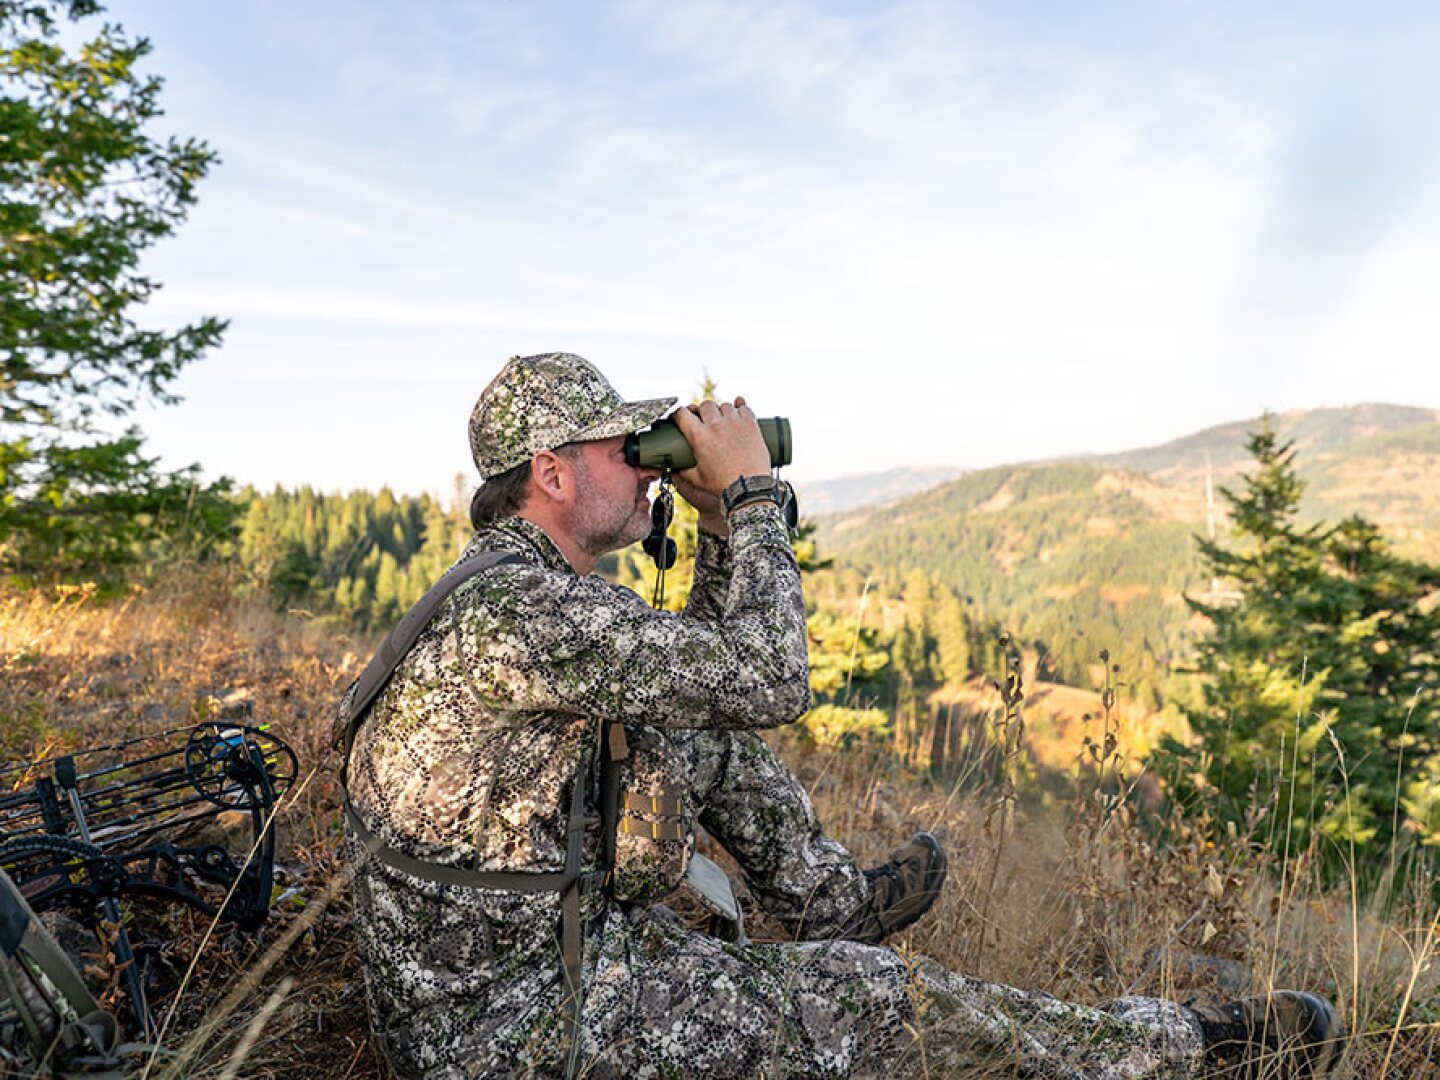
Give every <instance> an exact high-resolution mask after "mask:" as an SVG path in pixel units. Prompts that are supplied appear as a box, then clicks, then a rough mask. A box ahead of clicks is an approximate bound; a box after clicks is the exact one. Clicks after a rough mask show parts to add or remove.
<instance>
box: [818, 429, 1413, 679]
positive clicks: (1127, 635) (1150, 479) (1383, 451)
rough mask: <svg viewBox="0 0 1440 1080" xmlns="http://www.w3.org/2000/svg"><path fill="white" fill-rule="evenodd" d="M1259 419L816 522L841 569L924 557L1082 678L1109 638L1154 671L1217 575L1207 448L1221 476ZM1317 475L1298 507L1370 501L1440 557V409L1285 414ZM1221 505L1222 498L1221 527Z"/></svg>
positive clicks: (995, 476)
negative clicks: (1210, 575)
mask: <svg viewBox="0 0 1440 1080" xmlns="http://www.w3.org/2000/svg"><path fill="white" fill-rule="evenodd" d="M1254 425H1255V421H1245V422H1240V423H1235V424H1226V425H1221V426H1219V427H1215V428H1210V429H1207V430H1206V431H1202V432H1197V433H1195V434H1193V435H1189V436H1186V437H1185V438H1182V439H1176V440H1174V441H1172V442H1170V443H1166V444H1163V445H1161V446H1156V447H1147V448H1143V449H1140V450H1135V451H1128V452H1125V453H1121V454H1111V455H1106V456H1103V457H1092V458H1084V459H1072V460H1068V461H1055V462H1047V463H1041V464H1030V465H1012V466H1002V467H999V468H994V469H986V470H983V471H979V472H975V473H969V474H966V475H963V476H961V477H960V478H958V479H956V480H952V481H950V482H949V483H946V484H943V485H941V486H939V487H937V488H934V489H932V490H930V491H926V492H923V493H921V494H918V495H912V496H909V497H906V498H902V499H899V500H897V501H895V502H892V503H890V504H887V505H885V506H880V507H867V508H860V509H855V510H851V511H848V512H844V513H839V514H833V515H829V516H826V517H823V518H821V519H819V530H818V532H817V539H818V540H819V542H820V544H821V546H822V549H823V550H825V551H826V552H827V553H830V554H833V555H835V557H836V558H837V561H838V562H840V563H841V564H842V565H849V566H852V567H855V568H856V569H858V570H861V571H864V572H867V573H870V574H872V575H877V576H879V577H880V578H881V579H882V581H884V580H886V579H887V578H888V579H892V580H898V579H899V578H901V577H903V576H904V574H905V573H907V572H909V571H911V570H915V569H919V570H921V571H923V572H925V573H926V574H927V575H929V576H931V577H933V578H934V579H935V580H937V581H939V582H941V583H943V584H945V585H947V586H949V587H951V588H953V589H954V590H956V591H957V592H958V593H960V594H961V595H962V596H965V597H968V598H970V599H971V600H972V601H973V602H974V603H975V604H976V605H977V606H978V607H979V608H980V609H981V610H982V611H983V612H984V613H985V614H987V615H989V616H993V617H996V618H999V619H1000V620H1001V621H1002V622H1003V623H1004V624H1005V625H1006V626H1008V627H1010V628H1011V629H1012V630H1013V631H1014V632H1015V633H1016V634H1018V635H1019V636H1020V637H1021V638H1022V639H1027V640H1031V641H1039V642H1042V643H1043V644H1044V646H1045V647H1046V649H1048V650H1049V653H1050V655H1051V657H1052V663H1053V665H1054V668H1055V671H1056V674H1058V675H1059V677H1060V678H1061V679H1062V680H1064V681H1067V682H1072V683H1079V682H1083V674H1084V670H1085V667H1086V665H1087V663H1089V662H1091V661H1093V658H1094V656H1095V655H1097V654H1098V652H1099V650H1100V649H1101V648H1108V649H1110V650H1111V652H1112V653H1114V654H1116V655H1119V656H1121V657H1122V658H1123V657H1124V656H1126V655H1127V654H1128V655H1129V656H1130V663H1131V665H1132V667H1131V670H1135V667H1134V665H1135V664H1137V663H1138V664H1139V665H1140V667H1142V668H1147V667H1150V666H1153V670H1154V671H1155V672H1156V673H1158V672H1159V671H1161V670H1163V669H1164V668H1166V667H1168V666H1170V665H1171V664H1173V663H1174V662H1175V661H1176V660H1177V659H1178V658H1179V657H1180V656H1182V655H1183V652H1184V649H1185V642H1186V637H1187V634H1186V630H1187V623H1188V620H1189V615H1188V611H1187V609H1186V607H1185V605H1184V602H1183V595H1184V594H1185V593H1187V592H1188V593H1190V594H1191V595H1198V594H1200V593H1202V592H1203V591H1204V590H1206V589H1207V588H1208V587H1209V582H1208V581H1207V580H1205V579H1204V577H1203V570H1202V568H1201V566H1200V565H1199V562H1198V559H1197V553H1196V549H1195V542H1194V537H1195V535H1196V534H1204V533H1205V532H1206V530H1207V516H1208V514H1207V503H1206V477H1207V466H1206V457H1207V454H1208V456H1209V463H1210V469H1209V472H1210V475H1211V476H1212V478H1213V480H1214V481H1215V482H1216V483H1226V482H1231V481H1233V480H1234V479H1235V478H1236V476H1237V475H1238V473H1239V471H1240V470H1241V469H1242V467H1243V466H1245V464H1246V463H1247V461H1248V456H1247V454H1246V452H1245V449H1244V443H1245V439H1246V435H1247V433H1248V431H1249V430H1251V429H1252V428H1253V427H1254ZM1278 426H1279V427H1280V430H1281V431H1282V433H1284V434H1286V435H1287V437H1289V438H1292V439H1294V440H1295V443H1296V447H1297V451H1298V454H1299V457H1298V458H1297V462H1298V465H1299V468H1300V473H1301V475H1302V477H1303V478H1304V479H1305V480H1306V482H1307V484H1308V488H1307V492H1306V498H1305V501H1304V504H1303V506H1302V513H1303V514H1304V515H1305V516H1306V517H1307V518H1310V519H1324V520H1327V521H1332V522H1333V521H1338V520H1339V519H1340V518H1341V517H1343V516H1344V515H1346V514H1349V513H1355V512H1359V513H1363V514H1364V515H1365V516H1367V517H1369V518H1371V520H1373V521H1375V522H1376V523H1377V524H1379V525H1380V526H1381V527H1382V528H1383V529H1384V530H1385V531H1386V533H1387V535H1389V536H1390V537H1391V539H1392V540H1393V541H1394V542H1395V544H1396V546H1397V548H1398V549H1399V550H1401V551H1402V552H1403V553H1405V554H1408V555H1410V556H1412V557H1420V558H1426V559H1429V560H1432V561H1435V560H1437V559H1440V418H1437V414H1436V413H1435V412H1433V411H1431V410H1428V409H1414V408H1408V407H1402V406H1392V405H1361V406H1354V407H1352V408H1347V409H1319V410H1314V411H1312V412H1302V413H1290V414H1286V415H1285V416H1282V417H1279V418H1278ZM1223 511H1224V502H1223V500H1222V499H1221V498H1220V497H1219V495H1218V493H1217V494H1216V497H1215V513H1216V519H1217V532H1218V533H1219V535H1220V536H1221V537H1222V538H1223V536H1224V535H1225V530H1226V527H1227V526H1226V523H1225V520H1224V516H1223Z"/></svg>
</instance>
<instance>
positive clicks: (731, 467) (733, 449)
mask: <svg viewBox="0 0 1440 1080" xmlns="http://www.w3.org/2000/svg"><path fill="white" fill-rule="evenodd" d="M675 423H676V424H678V425H679V427H680V433H681V434H682V435H684V436H685V441H686V442H688V443H689V444H690V446H691V447H692V448H693V449H694V451H695V467H694V468H693V469H686V470H685V471H684V472H679V473H676V474H675V487H676V489H677V490H678V491H679V492H680V494H681V495H683V496H684V497H685V501H686V502H688V503H689V504H690V505H691V506H693V507H695V509H696V510H697V511H699V513H700V525H701V526H702V527H703V528H704V529H705V531H706V532H710V533H715V534H716V535H718V536H725V535H727V534H728V533H729V528H728V526H726V524H725V512H724V509H723V507H722V506H721V503H720V493H721V492H723V491H724V490H725V489H726V488H727V487H729V486H730V485H731V484H732V483H734V482H735V481H736V480H738V479H740V477H742V476H764V475H766V474H767V473H769V472H770V451H769V449H768V448H767V447H766V446H765V440H764V438H762V437H761V435H760V425H759V423H758V422H757V421H756V420H755V414H754V413H753V412H751V411H750V407H749V406H748V405H746V404H745V399H744V398H743V397H737V398H736V399H735V404H733V405H731V404H729V403H728V402H727V403H723V404H717V403H716V402H713V401H702V402H701V403H700V404H699V405H690V406H687V407H686V408H683V409H679V410H677V411H676V413H675Z"/></svg>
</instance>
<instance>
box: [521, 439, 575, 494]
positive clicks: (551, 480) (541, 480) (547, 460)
mask: <svg viewBox="0 0 1440 1080" xmlns="http://www.w3.org/2000/svg"><path fill="white" fill-rule="evenodd" d="M530 490H531V491H532V492H534V493H535V495H536V497H538V498H541V499H546V500H550V501H554V502H561V501H563V500H564V498H565V496H566V495H567V494H568V493H569V491H570V476H569V473H567V472H566V466H565V463H564V461H563V460H562V459H561V457H560V455H559V454H555V453H552V452H551V451H549V450H541V451H540V452H539V453H538V454H536V455H535V456H534V457H533V458H531V459H530Z"/></svg>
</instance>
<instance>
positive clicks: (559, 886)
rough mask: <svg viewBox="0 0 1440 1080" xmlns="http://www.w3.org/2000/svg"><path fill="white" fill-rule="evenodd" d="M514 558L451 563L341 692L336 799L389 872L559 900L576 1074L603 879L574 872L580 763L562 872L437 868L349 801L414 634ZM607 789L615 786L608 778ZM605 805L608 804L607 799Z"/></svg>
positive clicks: (581, 828) (582, 776)
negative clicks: (364, 732)
mask: <svg viewBox="0 0 1440 1080" xmlns="http://www.w3.org/2000/svg"><path fill="white" fill-rule="evenodd" d="M524 562H525V560H524V559H522V558H521V557H520V556H518V555H514V554H508V553H504V552H498V551H488V552H484V553H482V554H480V555H476V556H475V557H474V558H471V559H466V560H465V561H464V562H460V563H457V564H456V565H454V566H452V567H451V568H450V569H449V570H447V571H446V572H445V575H444V576H443V577H441V578H440V580H439V581H437V582H436V583H435V584H434V585H432V586H431V587H430V589H429V590H428V591H427V592H426V593H425V595H424V596H422V597H421V598H420V599H419V600H418V601H416V603H415V606H414V607H412V608H411V609H410V610H409V611H407V612H406V613H405V616H404V618H402V619H401V620H400V622H399V623H398V624H397V625H396V626H395V629H394V630H391V631H390V633H389V635H388V636H387V637H386V638H385V640H384V641H383V642H382V643H381V645H380V648H379V650H378V651H376V653H375V655H374V656H372V657H371V658H370V662H369V663H368V664H366V665H365V670H364V671H362V672H361V673H360V677H359V678H358V679H356V680H355V682H354V683H352V684H351V686H350V689H349V690H347V691H346V693H345V698H344V699H343V700H342V702H341V705H340V715H339V717H338V718H337V725H336V728H335V729H333V730H332V733H331V734H332V741H333V742H335V743H338V744H340V745H341V747H342V753H343V756H342V757H341V759H340V794H341V800H342V803H343V806H344V811H345V819H346V821H347V822H348V824H349V826H350V829H351V831H352V832H353V834H354V836H355V839H356V840H357V841H358V842H359V844H360V845H361V846H362V847H363V848H364V849H365V850H366V851H367V852H368V853H369V854H370V856H371V857H373V858H375V859H378V860H379V861H380V862H381V863H384V864H385V865H386V866H389V867H391V868H393V869H395V870H400V871H403V872H404V873H407V874H412V875H414V876H415V877H418V878H422V879H424V880H426V881H434V882H438V883H440V884H442V885H462V886H469V887H472V888H482V889H503V890H505V891H508V892H553V893H558V894H559V895H560V926H559V937H560V942H559V944H560V954H561V959H562V962H563V963H562V973H563V975H564V981H565V1002H564V1017H563V1022H564V1025H565V1037H566V1042H567V1044H568V1045H567V1048H566V1070H565V1071H566V1075H567V1076H574V1075H576V1070H577V1068H578V1064H579V1050H580V1038H579V1025H580V1007H581V970H582V967H583V962H584V941H583V927H582V926H581V924H580V896H581V893H582V892H584V891H586V890H588V889H590V888H594V887H596V886H598V885H600V884H601V880H602V879H603V876H604V875H603V874H601V875H596V880H594V881H592V880H590V877H589V876H588V875H585V874H582V873H580V851H581V842H582V841H583V839H584V834H585V807H584V803H585V784H586V776H587V775H588V770H587V769H586V768H585V766H584V764H583V763H582V764H581V766H580V768H579V769H578V770H577V771H576V775H575V780H574V783H573V785H572V787H571V792H570V813H569V820H568V822H567V824H566V844H565V869H564V870H563V871H560V872H559V873H548V874H547V873H520V872H504V871H492V870H466V869H464V868H462V867H458V866H442V865H440V864H437V863H431V862H426V861H425V860H423V859H417V858H415V857H414V856H411V855H407V854H405V853H404V852H403V851H399V850H397V849H396V848H394V847H391V846H390V845H389V844H387V843H385V840H384V838H383V837H382V836H380V835H379V834H377V833H375V832H373V831H372V830H370V829H369V828H367V827H366V825H365V822H364V821H362V820H361V818H360V815H359V814H358V813H356V812H355V808H354V807H353V806H352V805H351V804H350V793H349V790H348V788H349V774H350V751H351V750H352V749H353V747H354V745H355V736H356V734H357V733H358V732H359V730H360V725H361V724H362V723H363V722H364V720H365V714H366V712H367V711H368V710H369V708H370V706H371V705H372V704H373V703H374V701H375V699H376V698H377V697H378V696H379V695H380V691H381V690H383V689H384V688H385V685H386V683H388V682H389V681H390V677H391V676H392V675H394V674H395V669H396V668H398V667H399V666H400V662H401V661H402V660H404V659H405V655H406V654H407V653H408V652H409V651H410V649H411V648H413V647H414V645H415V642H416V640H417V639H418V638H419V637H420V632H421V631H422V630H424V629H425V627H426V626H428V625H429V623H430V620H431V619H433V618H434V617H435V612H436V610H437V609H438V608H439V607H440V605H441V603H443V602H444V600H445V598H446V597H448V596H449V595H450V594H451V593H452V592H454V591H455V590H456V589H457V588H459V587H460V586H461V585H462V584H464V583H465V582H467V581H469V580H470V579H471V578H472V577H474V576H475V575H476V574H480V573H483V572H484V571H486V570H489V569H491V568H493V567H496V566H501V565H504V564H505V563H522V564H523V563H524ZM611 783H612V785H613V784H614V781H613V780H612V781H611ZM606 801H607V803H609V804H613V802H614V801H615V797H614V796H613V795H611V796H610V797H609V798H608V799H607V800H606ZM609 831H610V835H611V840H610V844H611V850H612V851H613V844H614V839H613V833H614V827H613V824H612V826H611V828H610V830H609Z"/></svg>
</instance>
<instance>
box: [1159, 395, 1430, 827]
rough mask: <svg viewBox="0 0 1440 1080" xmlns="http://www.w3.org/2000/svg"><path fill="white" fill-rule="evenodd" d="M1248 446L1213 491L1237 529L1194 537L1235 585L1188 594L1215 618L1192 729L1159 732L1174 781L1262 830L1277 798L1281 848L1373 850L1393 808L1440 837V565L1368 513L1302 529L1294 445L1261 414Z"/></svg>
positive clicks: (1183, 791) (1212, 569) (1202, 653)
mask: <svg viewBox="0 0 1440 1080" xmlns="http://www.w3.org/2000/svg"><path fill="white" fill-rule="evenodd" d="M1247 449H1248V450H1249V452H1250V454H1251V455H1252V457H1253V458H1254V459H1255V465H1256V468H1255V469H1254V471H1253V472H1251V473H1249V474H1248V475H1246V476H1245V477H1244V478H1243V479H1242V481H1241V483H1240V486H1239V488H1238V489H1222V495H1223V497H1224V498H1225V500H1226V502H1227V503H1228V504H1229V507H1230V512H1231V519H1232V521H1233V523H1234V529H1235V540H1234V542H1233V543H1232V544H1230V545H1222V544H1218V543H1211V542H1209V541H1206V540H1200V541H1199V542H1198V543H1199V548H1200V552H1201V555H1202V558H1203V559H1204V561H1205V562H1206V563H1207V564H1208V567H1209V570H1208V572H1207V576H1210V575H1213V576H1214V577H1216V578H1217V579H1220V580H1223V581H1225V582H1227V583H1228V584H1229V585H1230V586H1231V587H1232V588H1233V590H1234V596H1233V597H1232V598H1225V597H1216V596H1212V597H1210V598H1208V599H1204V600H1202V599H1190V600H1189V601H1188V602H1189V604H1190V607H1191V608H1192V610H1193V611H1195V612H1197V613H1198V614H1200V615H1203V616H1204V617H1205V618H1206V619H1207V620H1208V621H1209V624H1210V630H1209V632H1208V633H1207V634H1206V635H1205V637H1204V638H1203V639H1202V640H1201V641H1200V642H1199V645H1198V662H1197V667H1198V672H1199V674H1200V676H1201V679H1202V690H1203V701H1202V702H1201V703H1200V704H1199V705H1198V706H1195V707H1192V708H1191V709H1189V710H1188V719H1189V721H1190V725H1191V729H1192V731H1193V733H1194V739H1193V741H1192V743H1191V744H1190V745H1189V746H1182V745H1180V744H1179V743H1178V742H1176V741H1175V740H1173V739H1172V740H1167V741H1166V750H1167V751H1168V752H1169V753H1170V754H1171V755H1173V764H1172V766H1171V768H1170V769H1169V772H1170V774H1171V784H1172V791H1173V792H1174V793H1175V794H1177V795H1178V796H1180V797H1181V798H1204V799H1206V800H1207V801H1209V804H1210V805H1211V806H1212V807H1213V808H1214V810H1215V813H1216V814H1217V816H1218V818H1219V820H1220V821H1231V822H1235V823H1237V824H1244V823H1246V822H1247V821H1248V822H1250V823H1251V824H1256V823H1259V824H1260V825H1261V827H1262V828H1269V827H1270V823H1269V822H1265V821H1263V820H1262V819H1263V817H1264V816H1265V815H1264V814H1262V813H1261V811H1262V809H1265V811H1266V813H1268V812H1269V811H1270V810H1275V809H1276V808H1278V813H1279V815H1280V817H1281V818H1282V819H1283V820H1282V821H1281V822H1280V827H1281V831H1280V832H1279V833H1278V834H1276V835H1275V841H1276V842H1280V841H1282V840H1283V839H1284V830H1285V829H1288V830H1289V832H1290V836H1289V846H1290V850H1292V851H1298V850H1300V849H1302V848H1304V847H1305V846H1306V845H1308V844H1309V843H1310V841H1311V840H1312V838H1313V839H1319V840H1321V841H1324V842H1325V843H1326V844H1328V843H1329V842H1334V844H1337V845H1341V846H1343V847H1346V848H1348V845H1349V843H1351V842H1354V843H1355V844H1356V845H1357V846H1360V847H1364V846H1366V845H1373V846H1377V847H1380V846H1383V845H1385V844H1387V843H1388V842H1389V841H1390V840H1391V838H1392V836H1393V828H1392V820H1395V819H1396V818H1402V819H1405V820H1406V822H1407V824H1406V827H1407V828H1409V829H1412V830H1415V831H1418V832H1419V833H1420V834H1421V835H1422V836H1423V837H1426V838H1429V839H1432V840H1440V831H1436V826H1437V825H1440V817H1437V816H1436V815H1434V813H1433V811H1432V809H1431V807H1432V806H1433V805H1434V802H1435V800H1434V799H1433V798H1431V794H1432V793H1433V792H1435V791H1436V790H1437V780H1440V742H1437V738H1436V736H1435V734H1434V733H1433V732H1432V731H1431V718H1432V716H1433V706H1432V698H1431V696H1430V691H1427V688H1433V687H1434V685H1435V681H1436V676H1437V675H1440V662H1437V657H1436V648H1437V641H1440V611H1437V609H1436V604H1435V601H1436V598H1437V596H1440V570H1437V569H1436V568H1434V567H1430V566H1425V565H1423V564H1420V563H1415V562H1411V561H1408V560H1405V559H1401V558H1399V557H1398V556H1396V555H1394V554H1393V553H1391V552H1390V550H1389V548H1388V546H1387V545H1386V543H1385V541H1384V539H1383V537H1381V535H1380V533H1379V532H1378V530H1377V529H1376V528H1375V527H1374V526H1373V525H1371V524H1370V523H1369V522H1367V521H1365V520H1364V519H1363V518H1359V517H1352V518H1349V519H1347V520H1346V521H1344V522H1342V523H1341V524H1340V525H1338V526H1335V527H1328V528H1327V527H1325V526H1323V525H1318V524H1317V525H1311V526H1308V527H1303V526H1301V525H1300V524H1299V520H1298V515H1299V505H1300V497H1301V494H1302V492H1303V483H1302V482H1301V481H1300V479H1299V478H1298V476H1297V475H1296V472H1295V462H1294V458H1295V451H1294V447H1293V445H1292V444H1288V443H1283V442H1281V441H1280V439H1279V438H1278V436H1277V435H1276V433H1275V429H1274V424H1273V421H1272V420H1271V418H1270V417H1268V416H1267V417H1265V418H1264V419H1263V420H1262V422H1261V425H1260V427H1259V428H1258V429H1257V430H1256V431H1255V432H1253V433H1252V434H1251V437H1250V439H1249V441H1248V443H1247ZM1342 759H1343V760H1342ZM1342 769H1343V770H1344V771H1343V773H1342ZM1347 792H1348V795H1347ZM1325 850H1326V851H1327V852H1335V851H1337V850H1338V849H1337V848H1334V847H1326V848H1325Z"/></svg>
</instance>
